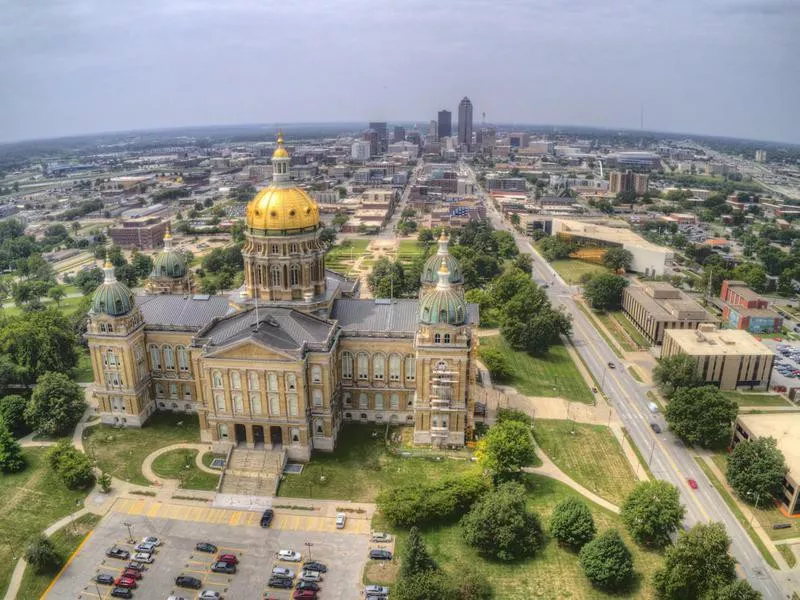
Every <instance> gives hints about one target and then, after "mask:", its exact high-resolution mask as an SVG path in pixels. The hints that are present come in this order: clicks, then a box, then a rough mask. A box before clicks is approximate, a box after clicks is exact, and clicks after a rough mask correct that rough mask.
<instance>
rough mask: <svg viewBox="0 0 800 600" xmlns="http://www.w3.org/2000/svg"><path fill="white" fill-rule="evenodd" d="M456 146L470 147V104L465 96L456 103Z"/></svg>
mask: <svg viewBox="0 0 800 600" xmlns="http://www.w3.org/2000/svg"><path fill="white" fill-rule="evenodd" d="M458 145H459V146H466V147H467V148H469V146H471V145H472V102H470V99H469V98H467V97H466V96H464V97H463V98H462V99H461V102H459V103H458Z"/></svg>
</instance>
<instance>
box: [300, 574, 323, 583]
mask: <svg viewBox="0 0 800 600" xmlns="http://www.w3.org/2000/svg"><path fill="white" fill-rule="evenodd" d="M300 579H302V580H303V581H314V582H318V581H322V573H320V572H319V571H303V572H302V573H300Z"/></svg>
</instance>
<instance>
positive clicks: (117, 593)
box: [111, 587, 133, 598]
mask: <svg viewBox="0 0 800 600" xmlns="http://www.w3.org/2000/svg"><path fill="white" fill-rule="evenodd" d="M111 596H113V597H114V598H133V592H132V591H131V590H129V589H128V588H124V587H115V588H114V589H113V590H111Z"/></svg>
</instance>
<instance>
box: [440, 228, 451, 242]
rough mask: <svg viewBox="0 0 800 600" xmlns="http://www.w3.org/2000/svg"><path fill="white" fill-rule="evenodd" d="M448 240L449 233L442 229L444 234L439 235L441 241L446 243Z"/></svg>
mask: <svg viewBox="0 0 800 600" xmlns="http://www.w3.org/2000/svg"><path fill="white" fill-rule="evenodd" d="M448 239H449V236H448V235H447V232H446V231H445V230H444V229H442V232H441V233H440V234H439V241H440V242H446V241H447V240H448Z"/></svg>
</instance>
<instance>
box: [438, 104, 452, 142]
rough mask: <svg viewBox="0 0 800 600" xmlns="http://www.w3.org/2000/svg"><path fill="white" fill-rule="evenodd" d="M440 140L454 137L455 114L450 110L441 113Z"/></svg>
mask: <svg viewBox="0 0 800 600" xmlns="http://www.w3.org/2000/svg"><path fill="white" fill-rule="evenodd" d="M438 132H439V139H442V138H445V137H450V136H451V135H453V113H451V112H450V111H449V110H440V111H439V129H438Z"/></svg>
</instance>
